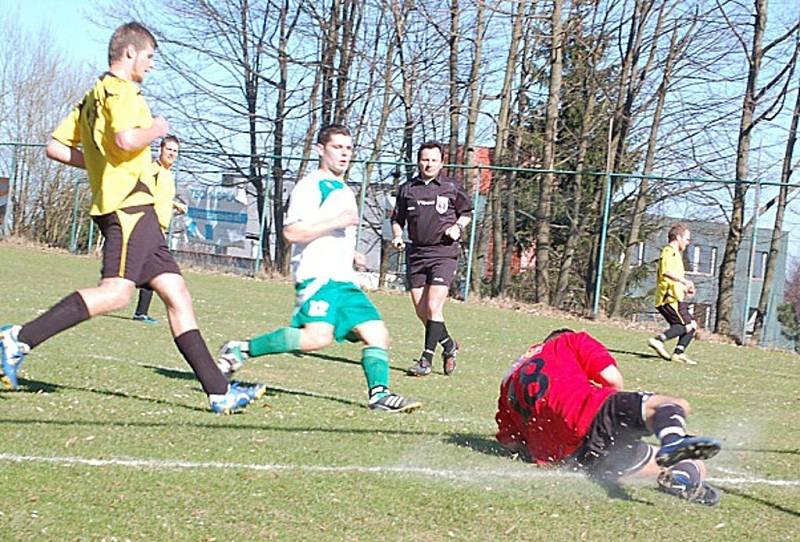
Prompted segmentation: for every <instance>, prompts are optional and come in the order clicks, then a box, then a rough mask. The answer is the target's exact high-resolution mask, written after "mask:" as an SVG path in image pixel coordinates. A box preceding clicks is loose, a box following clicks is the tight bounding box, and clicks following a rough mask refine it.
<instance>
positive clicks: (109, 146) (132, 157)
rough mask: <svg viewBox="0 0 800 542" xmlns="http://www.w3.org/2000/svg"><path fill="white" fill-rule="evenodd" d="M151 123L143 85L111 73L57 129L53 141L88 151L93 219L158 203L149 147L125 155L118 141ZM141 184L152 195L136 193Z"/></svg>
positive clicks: (104, 77) (103, 78) (102, 79)
mask: <svg viewBox="0 0 800 542" xmlns="http://www.w3.org/2000/svg"><path fill="white" fill-rule="evenodd" d="M152 123H153V117H152V116H151V114H150V108H149V107H147V103H146V102H145V100H144V96H142V93H141V91H140V90H139V87H138V85H136V83H133V82H132V81H126V80H124V79H120V78H118V77H116V76H114V75H112V74H110V73H106V74H104V75H102V76H101V77H100V79H98V81H97V83H96V84H95V86H94V87H92V89H91V90H89V92H87V93H86V95H85V96H84V97H83V100H82V101H81V103H79V104H78V105H77V106H75V108H74V109H73V110H72V111H71V112H70V114H69V115H67V117H66V118H65V119H64V120H63V121H61V124H59V126H58V128H56V129H55V131H54V132H53V139H55V140H57V141H59V142H61V143H63V144H64V145H67V146H68V147H73V148H77V147H78V145H79V144H80V145H81V147H82V149H83V157H84V162H85V163H86V173H87V174H88V176H89V185H90V186H91V189H92V207H91V210H90V211H89V214H92V215H104V214H108V213H111V212H114V211H116V210H117V209H122V208H124V207H131V206H133V205H152V204H153V203H154V198H153V184H152V183H153V179H152V174H151V171H152V170H151V167H150V147H149V146H147V147H144V148H142V149H139V150H136V151H124V150H122V149H120V148H119V147H118V146H117V144H116V141H115V136H116V134H118V133H119V132H122V131H124V130H129V129H132V128H149V127H150V125H151V124H152ZM139 181H141V182H142V183H143V184H144V187H145V189H146V190H149V193H148V192H147V191H146V190H141V188H142V187H141V186H140V187H138V188H137V183H138V182H139Z"/></svg>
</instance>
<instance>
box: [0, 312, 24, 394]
mask: <svg viewBox="0 0 800 542" xmlns="http://www.w3.org/2000/svg"><path fill="white" fill-rule="evenodd" d="M20 329H22V327H21V326H14V325H11V324H7V325H4V326H2V327H0V362H2V364H1V366H2V374H0V380H2V381H3V385H4V386H5V387H6V388H9V389H12V390H15V389H17V386H18V382H17V371H19V368H20V366H21V365H22V362H23V361H25V354H27V353H28V350H29V348H28V345H27V344H25V343H21V342H19V341H18V340H17V334H18V333H19V330H20Z"/></svg>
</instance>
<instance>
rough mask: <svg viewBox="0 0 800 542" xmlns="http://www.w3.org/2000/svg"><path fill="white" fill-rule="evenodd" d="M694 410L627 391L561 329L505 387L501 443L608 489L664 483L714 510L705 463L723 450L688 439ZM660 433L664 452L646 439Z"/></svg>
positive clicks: (579, 340) (602, 355)
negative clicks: (626, 481)
mask: <svg viewBox="0 0 800 542" xmlns="http://www.w3.org/2000/svg"><path fill="white" fill-rule="evenodd" d="M688 413H689V404H688V403H687V402H686V401H685V400H683V399H678V398H675V397H669V396H666V395H656V394H652V393H645V392H626V391H622V373H620V371H619V368H618V367H617V362H616V360H615V359H614V358H613V357H612V356H611V354H609V352H608V350H606V348H605V347H604V346H603V345H602V344H601V343H600V342H598V341H597V340H596V339H595V338H594V337H592V336H591V335H589V334H588V333H585V332H574V331H572V330H568V329H560V330H557V331H554V332H552V333H551V334H550V335H549V336H548V337H547V338H546V339H545V341H544V342H543V343H542V344H534V345H533V346H531V347H530V348H529V349H528V351H527V352H526V353H525V354H524V355H523V356H522V357H521V358H519V359H518V360H517V361H516V363H514V365H513V366H512V367H511V370H510V371H509V372H508V374H507V375H506V377H505V378H504V379H503V382H502V384H501V386H500V399H499V401H498V412H497V414H496V416H495V420H496V421H497V425H498V428H499V429H498V432H497V440H498V441H500V443H501V444H503V445H504V446H505V447H506V448H508V449H509V450H511V451H514V452H518V453H521V454H523V455H524V456H525V457H528V458H529V459H531V460H533V461H535V462H536V463H538V464H540V465H550V464H553V465H562V466H567V467H572V468H575V469H579V470H581V471H584V472H585V473H586V474H588V475H589V476H590V477H592V478H594V479H596V480H598V481H602V482H609V481H610V482H616V481H617V480H619V479H621V478H623V477H629V476H634V475H635V476H637V477H657V479H658V484H659V487H660V488H661V489H662V490H664V491H666V492H667V493H670V494H672V495H675V496H678V497H681V498H684V499H686V500H689V501H692V502H698V503H701V504H705V505H709V506H713V505H716V504H717V503H718V502H719V492H718V490H716V489H715V488H714V487H712V486H710V485H708V484H707V483H706V482H705V481H704V478H705V473H706V468H705V464H704V463H703V461H702V459H707V458H710V457H712V456H714V455H716V454H717V452H719V449H720V443H719V442H718V441H717V440H714V439H710V438H706V437H694V436H689V435H687V434H686V427H685V425H686V415H687V414H688ZM650 434H655V435H656V436H657V437H658V439H659V440H660V441H661V446H660V448H656V447H654V446H651V445H649V444H646V443H645V442H642V440H641V438H642V437H644V436H647V435H650Z"/></svg>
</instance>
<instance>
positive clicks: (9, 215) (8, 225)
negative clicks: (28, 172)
mask: <svg viewBox="0 0 800 542" xmlns="http://www.w3.org/2000/svg"><path fill="white" fill-rule="evenodd" d="M11 149H12V153H11V178H10V179H9V180H8V194H7V196H6V216H5V217H4V218H3V224H2V228H3V235H11V230H12V229H13V228H14V202H13V196H14V188H15V187H16V184H17V163H18V157H17V151H18V150H19V146H18V145H15V144H12V145H11Z"/></svg>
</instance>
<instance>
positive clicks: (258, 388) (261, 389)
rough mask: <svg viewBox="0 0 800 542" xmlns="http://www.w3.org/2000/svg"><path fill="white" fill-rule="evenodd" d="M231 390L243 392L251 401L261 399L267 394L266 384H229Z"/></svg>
mask: <svg viewBox="0 0 800 542" xmlns="http://www.w3.org/2000/svg"><path fill="white" fill-rule="evenodd" d="M231 388H236V389H237V390H238V391H241V392H244V393H246V394H247V396H248V397H249V398H250V400H251V401H255V400H256V399H261V398H262V397H264V394H265V393H267V386H266V384H245V383H244V382H231Z"/></svg>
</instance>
